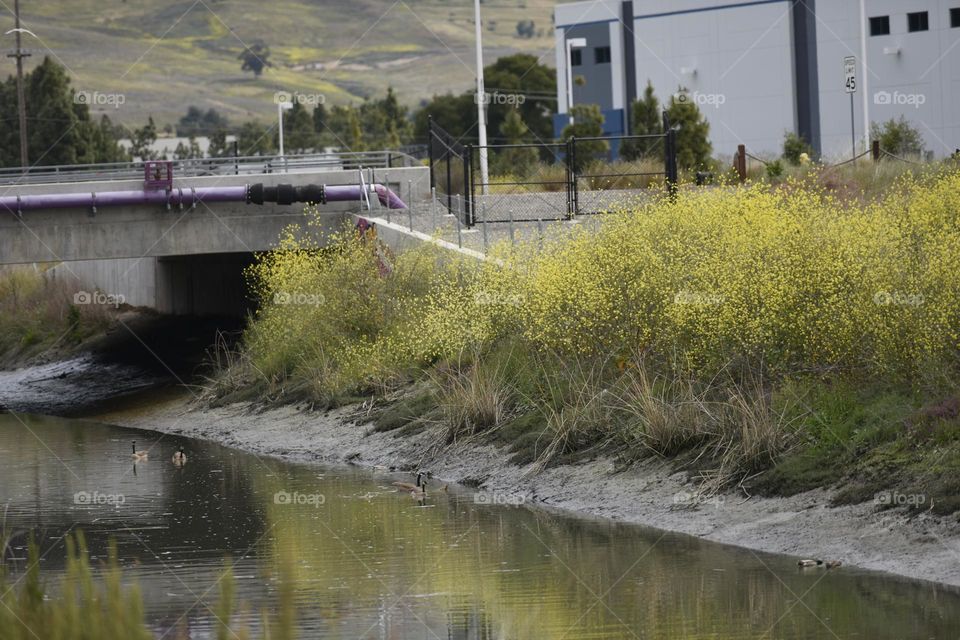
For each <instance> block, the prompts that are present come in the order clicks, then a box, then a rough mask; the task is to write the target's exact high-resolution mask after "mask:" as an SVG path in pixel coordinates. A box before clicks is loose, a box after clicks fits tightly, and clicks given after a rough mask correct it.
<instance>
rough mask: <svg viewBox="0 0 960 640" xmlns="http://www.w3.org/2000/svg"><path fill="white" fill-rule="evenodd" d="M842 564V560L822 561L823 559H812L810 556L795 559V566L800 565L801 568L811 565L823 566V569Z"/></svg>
mask: <svg viewBox="0 0 960 640" xmlns="http://www.w3.org/2000/svg"><path fill="white" fill-rule="evenodd" d="M842 564H843V562H841V561H840V560H827V561H826V562H824V561H823V560H813V559H811V558H804V559H803V560H798V561H797V566H798V567H800V568H801V569H810V568H813V567H823V568H825V569H836V568H837V567H839V566H840V565H842Z"/></svg>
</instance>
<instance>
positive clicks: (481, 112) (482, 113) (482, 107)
mask: <svg viewBox="0 0 960 640" xmlns="http://www.w3.org/2000/svg"><path fill="white" fill-rule="evenodd" d="M473 7H474V11H473V21H474V25H475V27H476V38H477V43H476V44H477V132H478V135H477V142H479V144H478V145H477V146H478V148H479V149H478V150H479V153H480V182H481V183H482V186H481V193H482V194H483V195H487V190H488V186H487V183H489V182H490V178H489V175H488V173H487V114H486V106H487V92H486V89H485V88H484V86H483V41H482V38H483V23H482V22H480V0H474V3H473Z"/></svg>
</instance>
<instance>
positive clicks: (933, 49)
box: [554, 0, 960, 158]
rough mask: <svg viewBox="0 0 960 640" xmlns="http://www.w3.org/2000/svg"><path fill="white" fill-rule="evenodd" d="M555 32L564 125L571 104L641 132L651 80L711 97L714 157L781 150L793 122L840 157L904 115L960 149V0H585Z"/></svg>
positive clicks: (612, 125)
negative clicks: (741, 149)
mask: <svg viewBox="0 0 960 640" xmlns="http://www.w3.org/2000/svg"><path fill="white" fill-rule="evenodd" d="M555 28H556V57H557V70H558V73H557V97H558V101H559V109H558V114H557V116H556V118H555V123H554V124H555V128H556V130H557V133H558V134H559V132H560V131H562V129H563V127H564V126H565V125H566V124H567V122H568V115H567V113H568V109H569V106H570V104H573V105H577V104H597V105H599V106H600V108H601V109H602V111H603V113H604V116H605V120H606V122H605V125H604V129H605V133H606V134H609V135H615V134H622V133H629V122H630V113H629V111H630V105H631V103H632V101H633V100H635V99H636V98H637V97H638V96H642V95H643V91H644V89H645V88H646V86H647V83H648V82H650V83H652V85H653V87H654V89H655V91H656V95H657V97H658V98H659V99H660V101H661V103H666V102H668V101H669V99H670V96H671V95H674V94H677V93H678V91H681V90H683V91H684V97H685V99H690V100H694V101H695V102H696V103H697V104H698V105H699V107H700V109H701V111H702V112H703V113H704V115H705V117H706V119H707V120H708V121H709V123H710V138H711V142H712V143H713V148H714V154H716V155H727V156H729V155H731V154H732V153H733V152H734V151H735V150H736V147H737V145H738V144H745V145H746V146H747V148H748V150H750V151H751V152H753V153H768V154H770V153H778V152H779V151H780V150H781V149H782V144H783V137H784V134H785V132H788V131H792V132H796V133H798V134H800V135H802V136H803V137H804V138H805V139H806V140H807V141H808V142H810V143H811V144H812V146H813V147H814V149H816V150H817V152H818V153H822V154H823V155H824V156H825V157H827V158H841V157H844V156H849V155H850V154H851V151H852V147H853V146H854V142H853V141H854V140H856V147H857V149H858V150H863V149H864V148H866V144H867V129H868V127H865V126H864V124H865V123H870V122H884V121H887V120H890V119H891V118H899V117H900V116H904V117H905V118H906V119H907V120H908V121H910V122H911V123H912V124H913V126H915V127H916V128H917V129H918V130H919V131H920V132H921V133H922V135H923V137H924V141H925V143H926V149H927V150H928V152H932V154H933V155H935V156H936V157H942V156H945V155H950V154H952V153H953V152H954V151H955V150H956V149H957V148H960V0H819V1H817V0H752V1H750V0H741V1H737V0H626V1H621V0H585V1H583V2H574V3H570V4H561V5H558V6H557V7H556V11H555ZM568 65H569V66H568ZM851 75H852V76H853V79H852V80H851V78H850V76H851ZM571 78H572V79H573V82H572V83H570V80H569V79H571ZM568 83H570V84H571V85H572V86H571V87H570V90H568Z"/></svg>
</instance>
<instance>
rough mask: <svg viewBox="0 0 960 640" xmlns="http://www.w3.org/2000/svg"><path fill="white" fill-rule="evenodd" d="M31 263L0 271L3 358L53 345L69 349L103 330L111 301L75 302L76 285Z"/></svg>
mask: <svg viewBox="0 0 960 640" xmlns="http://www.w3.org/2000/svg"><path fill="white" fill-rule="evenodd" d="M70 280H71V279H67V280H63V279H56V278H54V277H52V276H51V275H49V274H47V275H44V274H42V273H40V272H38V271H36V270H34V269H33V268H32V267H11V268H9V269H7V270H4V271H2V272H0V359H2V360H3V361H5V362H6V363H7V364H13V363H15V362H16V361H18V360H22V359H26V358H29V357H31V356H35V355H36V354H38V353H42V352H45V351H47V350H48V349H52V348H61V349H69V348H71V347H74V346H76V345H77V344H79V343H81V342H82V341H83V340H85V339H86V338H89V337H90V336H92V335H95V334H97V333H99V332H101V331H103V330H104V329H105V328H106V327H107V326H108V325H109V323H110V321H111V313H112V311H113V310H114V307H110V306H105V305H103V304H82V305H77V304H74V302H75V301H74V295H75V294H77V293H78V292H79V290H80V287H79V286H75V285H74V284H73V283H72V282H71V281H70Z"/></svg>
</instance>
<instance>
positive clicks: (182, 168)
mask: <svg viewBox="0 0 960 640" xmlns="http://www.w3.org/2000/svg"><path fill="white" fill-rule="evenodd" d="M420 164H421V163H420V162H419V161H418V160H416V159H415V158H413V157H411V156H410V155H408V154H406V153H403V152H400V151H358V152H331V153H310V154H295V155H286V156H283V157H280V156H230V157H223V158H193V159H186V160H174V161H173V167H174V173H175V175H176V176H177V177H178V178H184V177H199V176H224V175H263V174H270V173H301V172H309V171H316V170H322V169H331V170H338V169H340V170H351V171H353V170H356V169H359V168H361V167H363V168H365V169H366V168H372V169H390V168H394V167H414V166H420ZM143 169H144V163H143V162H110V163H102V164H73V165H49V166H35V167H29V168H28V169H27V170H24V169H23V168H22V167H8V168H0V185H23V184H49V183H61V182H92V181H98V180H142V179H143Z"/></svg>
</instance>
